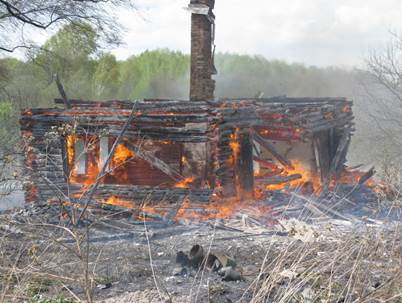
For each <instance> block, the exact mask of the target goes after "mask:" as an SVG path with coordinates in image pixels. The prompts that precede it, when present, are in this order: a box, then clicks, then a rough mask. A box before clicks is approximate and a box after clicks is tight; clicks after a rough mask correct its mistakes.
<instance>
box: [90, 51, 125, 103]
mask: <svg viewBox="0 0 402 303" xmlns="http://www.w3.org/2000/svg"><path fill="white" fill-rule="evenodd" d="M119 86H120V71H119V65H118V63H117V60H116V57H115V56H114V55H112V54H110V53H106V54H103V55H102V56H101V57H100V58H99V60H98V62H97V67H96V70H95V75H94V95H95V97H96V98H97V99H115V98H116V96H117V92H118V90H119Z"/></svg>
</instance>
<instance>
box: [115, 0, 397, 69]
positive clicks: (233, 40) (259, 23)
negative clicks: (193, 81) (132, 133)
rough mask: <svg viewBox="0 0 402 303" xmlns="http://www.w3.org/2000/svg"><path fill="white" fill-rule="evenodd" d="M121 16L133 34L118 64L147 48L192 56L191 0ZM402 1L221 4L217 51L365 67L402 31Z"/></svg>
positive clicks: (148, 2) (147, 5)
mask: <svg viewBox="0 0 402 303" xmlns="http://www.w3.org/2000/svg"><path fill="white" fill-rule="evenodd" d="M137 3H138V8H139V12H128V11H127V12H120V13H119V14H118V15H119V18H120V22H121V23H122V24H123V25H124V26H125V27H126V28H127V32H126V33H125V34H124V41H125V45H123V46H121V47H120V48H118V49H115V50H113V53H115V54H116V55H117V57H118V58H119V59H124V58H127V57H128V56H130V55H131V54H133V53H134V54H137V53H139V52H142V51H144V50H146V49H155V48H164V47H168V48H170V49H175V50H181V51H183V52H186V53H189V49H190V36H189V35H190V34H189V32H190V13H188V12H187V11H185V10H184V9H183V7H185V6H186V5H187V4H188V3H189V0H138V1H137ZM401 12H402V1H401V0H353V1H352V0H337V1H331V0H281V1H273V0H247V1H241V0H216V9H215V15H216V26H217V28H216V44H217V51H220V52H236V53H246V54H260V55H263V56H265V57H267V58H269V59H273V58H275V59H284V60H287V61H290V62H304V63H306V64H309V65H310V64H312V65H319V66H326V65H342V66H353V65H360V64H361V63H362V60H363V58H364V57H365V56H367V55H368V53H369V51H370V49H373V48H378V47H381V46H383V45H385V43H386V42H387V40H388V39H389V38H390V37H389V33H388V32H389V30H394V31H398V32H400V29H401V28H402V18H401Z"/></svg>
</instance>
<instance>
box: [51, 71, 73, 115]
mask: <svg viewBox="0 0 402 303" xmlns="http://www.w3.org/2000/svg"><path fill="white" fill-rule="evenodd" d="M55 81H56V85H57V89H58V90H59V93H60V95H61V97H62V98H63V103H64V107H65V108H66V109H69V108H71V105H70V102H69V100H68V98H67V94H66V91H65V90H64V87H63V84H61V81H60V78H59V74H56V77H55Z"/></svg>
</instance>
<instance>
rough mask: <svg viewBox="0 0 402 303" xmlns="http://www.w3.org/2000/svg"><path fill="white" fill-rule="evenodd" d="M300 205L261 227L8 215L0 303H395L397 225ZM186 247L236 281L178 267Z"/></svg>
mask: <svg viewBox="0 0 402 303" xmlns="http://www.w3.org/2000/svg"><path fill="white" fill-rule="evenodd" d="M303 201H304V200H303V199H300V201H299V202H298V203H299V204H297V203H296V204H294V205H291V206H289V205H287V207H286V210H288V211H289V212H288V213H287V212H286V211H284V212H282V213H281V214H280V215H278V212H275V209H273V210H272V213H273V214H275V217H272V218H271V220H270V222H276V223H275V224H270V225H266V224H261V223H259V222H261V221H260V220H256V219H255V218H254V217H253V216H251V215H249V214H245V213H238V214H237V215H236V216H233V218H231V219H228V220H211V221H208V222H188V221H186V222H180V224H178V223H175V224H172V223H166V222H137V221H136V222H134V221H133V220H132V219H131V218H130V217H129V216H127V215H126V214H115V215H113V216H111V215H110V214H109V215H108V216H103V217H102V219H99V216H98V215H96V216H95V215H94V216H93V217H88V218H87V220H86V221H85V222H83V224H82V226H80V227H77V228H72V227H70V226H68V225H67V224H65V222H64V223H63V220H62V219H60V213H59V210H58V209H57V207H54V206H41V207H39V206H35V207H25V208H23V209H20V210H14V211H9V212H7V213H3V214H2V215H1V216H0V227H1V228H0V231H1V243H0V245H1V271H2V273H1V274H2V276H3V279H2V281H1V292H0V299H1V301H2V302H8V301H9V302H23V301H24V300H25V301H26V300H28V298H30V297H32V296H34V295H38V294H39V295H41V296H43V297H47V298H55V297H60V296H62V297H64V298H72V299H75V300H77V301H78V299H85V298H86V295H87V294H88V293H91V294H92V296H93V298H94V300H95V301H96V302H107V303H114V302H122V303H124V302H401V301H402V297H401V294H402V255H401V253H402V233H401V224H400V223H401V221H400V220H397V219H395V218H392V219H389V217H383V216H382V217H381V218H380V217H378V216H377V217H374V213H375V212H373V213H372V216H368V215H367V214H368V212H366V213H364V214H363V215H360V216H358V215H357V213H356V212H355V211H354V212H351V211H349V212H348V213H345V212H340V208H339V207H338V208H337V210H335V208H331V209H330V210H328V209H327V207H325V208H322V206H320V205H318V206H317V207H319V208H317V209H315V208H314V207H312V206H311V205H310V204H308V203H313V204H312V205H313V206H314V205H316V204H314V203H315V202H314V201H310V202H306V201H304V202H303ZM349 202H350V201H349ZM300 203H301V204H300ZM300 205H302V209H299V210H298V212H296V211H295V210H296V209H298V207H299V206H300ZM280 207H281V209H283V206H278V207H277V208H276V211H277V210H278V209H279V208H280ZM365 207H366V208H370V207H371V206H370V205H369V204H367V203H366V205H365ZM373 207H374V206H373ZM320 209H321V210H320ZM348 209H349V210H353V209H354V208H353V207H349V208H348ZM356 209H357V208H356ZM324 210H327V211H325V212H324ZM338 211H339V212H338ZM320 212H321V213H320ZM352 213H353V214H352ZM376 213H377V214H379V213H383V210H381V211H377V212H376ZM335 214H337V215H335ZM94 218H97V219H94ZM57 220H59V221H57ZM60 220H61V221H60ZM88 226H89V227H88ZM194 245H200V246H202V248H203V251H204V256H206V255H208V254H215V255H221V256H222V255H224V256H225V257H226V258H229V259H230V260H232V261H234V262H235V264H231V265H232V268H231V270H233V271H235V272H236V273H237V274H238V275H237V276H236V275H235V276H236V278H235V279H233V280H236V281H225V277H222V275H220V274H219V273H218V272H217V271H214V270H209V269H208V268H207V266H206V265H205V263H201V264H199V266H192V265H191V264H185V265H181V264H179V263H178V262H177V260H176V259H177V254H178V253H179V252H183V253H184V254H185V255H189V252H190V250H191V249H192V247H193V246H194ZM387 300H388V301H387Z"/></svg>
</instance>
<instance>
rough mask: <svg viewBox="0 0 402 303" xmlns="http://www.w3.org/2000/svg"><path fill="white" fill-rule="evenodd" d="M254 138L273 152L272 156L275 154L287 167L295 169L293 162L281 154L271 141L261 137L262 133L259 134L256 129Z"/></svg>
mask: <svg viewBox="0 0 402 303" xmlns="http://www.w3.org/2000/svg"><path fill="white" fill-rule="evenodd" d="M253 138H254V140H255V141H256V142H257V143H258V144H260V145H261V146H262V147H263V148H265V149H266V150H267V151H268V152H269V153H271V154H272V156H274V157H275V158H276V159H277V160H278V161H279V162H280V163H281V164H282V165H283V166H285V167H286V168H287V169H290V170H294V167H293V166H292V163H290V161H289V160H288V159H286V158H285V157H283V156H282V155H281V154H279V153H278V151H277V150H276V149H275V147H274V146H273V145H272V144H271V143H269V142H268V141H266V140H265V139H264V138H263V137H261V136H260V134H258V133H257V132H256V131H255V130H254V131H253Z"/></svg>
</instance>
